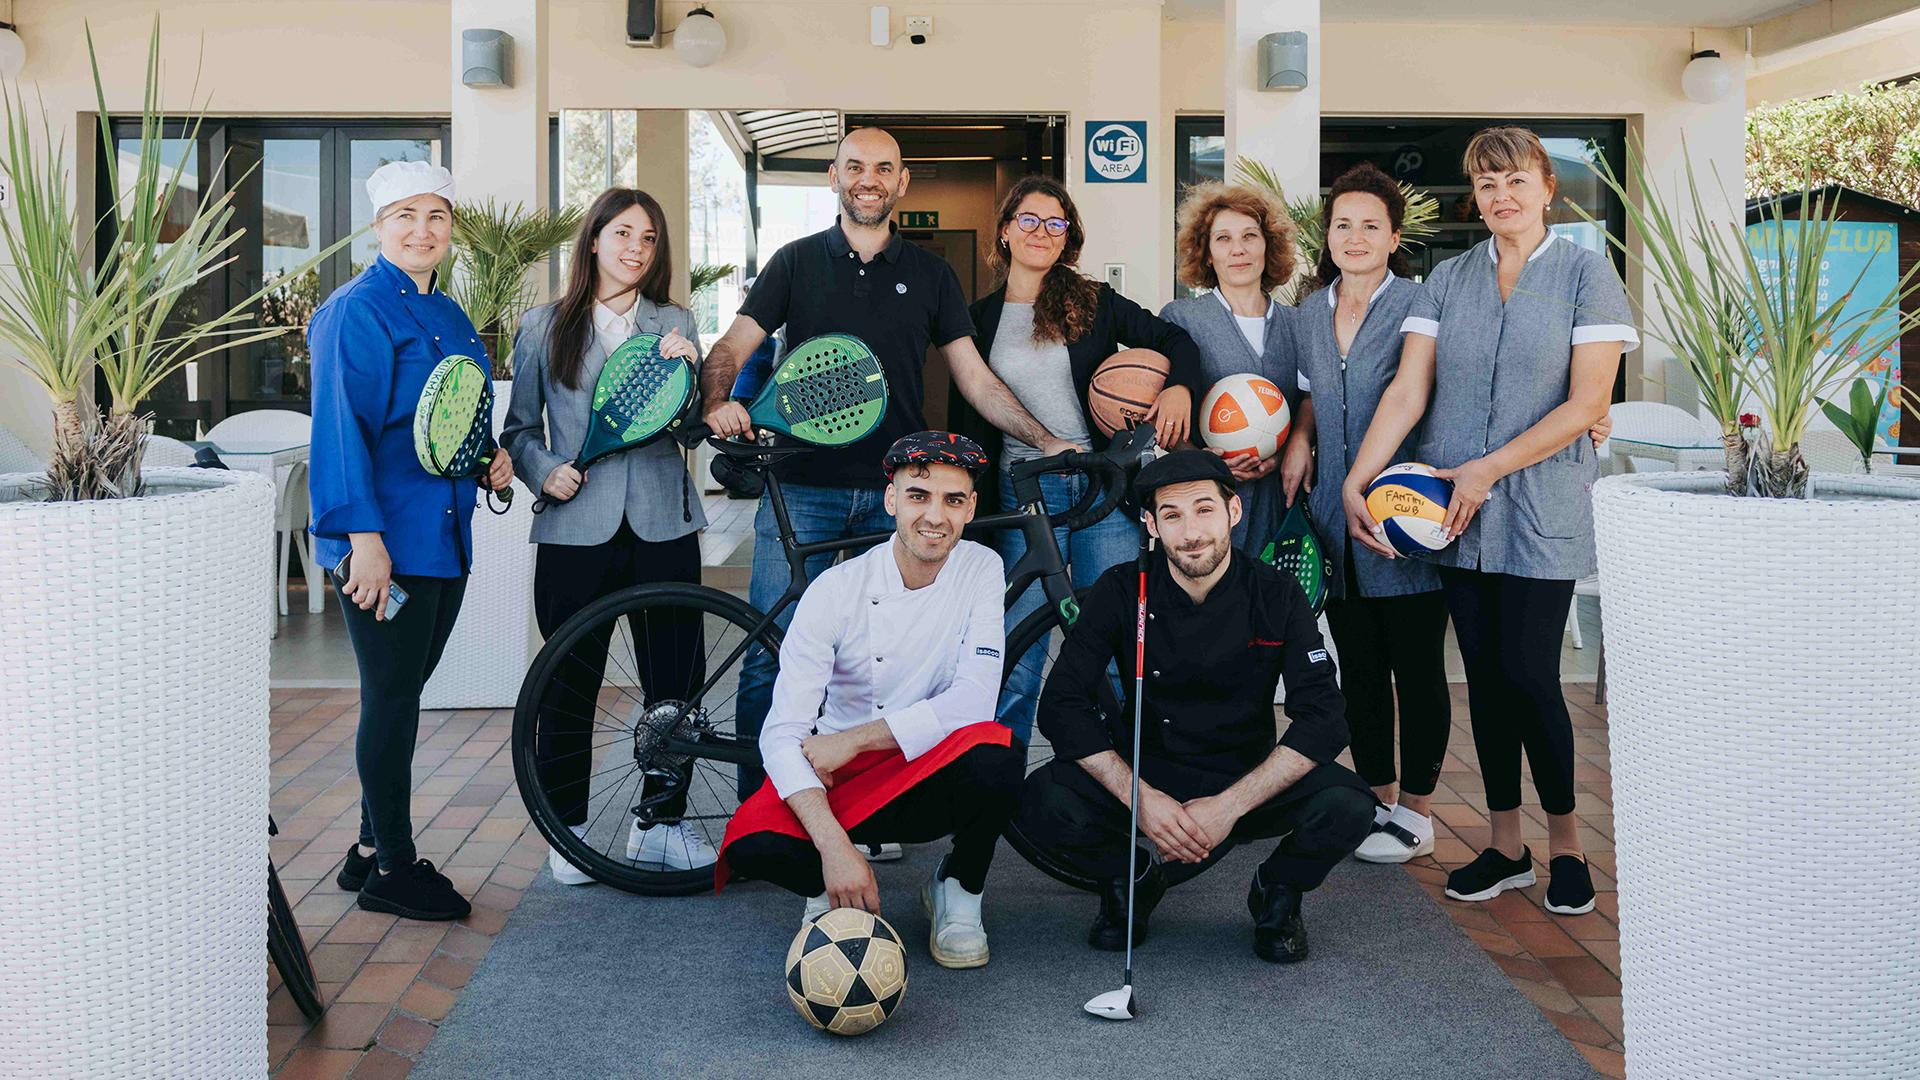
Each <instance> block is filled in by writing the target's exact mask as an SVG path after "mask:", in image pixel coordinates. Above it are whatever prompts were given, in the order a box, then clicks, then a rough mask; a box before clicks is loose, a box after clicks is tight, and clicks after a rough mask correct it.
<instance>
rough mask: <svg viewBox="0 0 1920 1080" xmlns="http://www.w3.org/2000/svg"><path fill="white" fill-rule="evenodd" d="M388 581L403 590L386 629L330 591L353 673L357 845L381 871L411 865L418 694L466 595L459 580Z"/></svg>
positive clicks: (384, 624)
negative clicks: (349, 645)
mask: <svg viewBox="0 0 1920 1080" xmlns="http://www.w3.org/2000/svg"><path fill="white" fill-rule="evenodd" d="M393 580H394V583H395V584H397V585H399V586H400V588H402V589H404V590H406V593H407V603H406V605H405V606H404V607H402V608H401V609H400V612H399V614H397V615H396V616H394V618H393V619H391V620H388V621H381V620H376V619H375V618H374V617H373V612H372V611H362V610H360V608H359V606H358V605H356V604H355V603H354V602H353V601H352V600H349V599H347V595H346V593H345V592H344V591H342V590H341V589H340V587H339V585H338V584H337V583H336V584H335V585H334V594H335V595H336V596H337V597H339V599H340V610H341V611H343V612H345V613H346V620H347V637H348V638H349V639H350V640H351V641H352V642H353V658H354V661H355V663H356V664H357V665H358V666H359V668H360V729H359V731H358V733H357V734H356V735H355V736H354V744H353V756H354V765H355V767H356V769H357V770H358V772H359V773H360V844H361V846H363V847H370V848H373V849H374V850H375V852H376V853H377V856H378V858H379V860H380V868H381V869H382V870H392V869H394V868H395V867H400V866H406V865H409V864H411V863H412V862H413V860H414V855H415V853H414V850H413V812H412V805H411V804H412V800H413V747H414V742H415V740H416V739H417V738H418V737H419V735H420V688H421V687H423V686H425V685H426V684H427V679H428V677H430V676H431V675H432V674H433V669H434V668H435V667H436V666H438V665H439V663H440V654H441V653H442V652H444V651H445V650H446V647H447V636H448V635H450V634H452V633H453V623H454V620H455V619H457V618H459V616H460V601H461V600H462V599H464V598H465V597H466V595H467V579H466V577H465V576H464V575H462V576H461V577H457V578H433V577H417V576H415V575H413V574H396V575H394V578H393ZM382 602H383V603H384V600H383V601H382Z"/></svg>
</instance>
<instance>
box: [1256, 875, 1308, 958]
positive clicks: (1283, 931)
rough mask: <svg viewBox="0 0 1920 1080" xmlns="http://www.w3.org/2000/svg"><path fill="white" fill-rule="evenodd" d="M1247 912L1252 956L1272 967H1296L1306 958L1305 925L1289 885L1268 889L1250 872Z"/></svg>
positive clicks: (1295, 893)
mask: <svg viewBox="0 0 1920 1080" xmlns="http://www.w3.org/2000/svg"><path fill="white" fill-rule="evenodd" d="M1247 912H1248V913H1249V914H1251V915H1252V916H1253V955H1255V956H1257V957H1259V958H1260V959H1262V960H1266V961H1268V962H1270V963H1275V964H1297V963H1299V962H1300V961H1302V960H1305V959H1306V958H1307V924H1306V922H1305V920H1303V919H1301V917H1300V890H1299V889H1296V888H1294V887H1293V886H1291V885H1268V884H1267V883H1266V882H1264V881H1261V880H1260V871H1258V870H1255V871H1254V872H1253V885H1252V886H1251V887H1250V888H1248V889H1247Z"/></svg>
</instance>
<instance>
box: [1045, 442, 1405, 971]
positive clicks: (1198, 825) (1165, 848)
mask: <svg viewBox="0 0 1920 1080" xmlns="http://www.w3.org/2000/svg"><path fill="white" fill-rule="evenodd" d="M1135 490H1136V492H1137V493H1138V495H1139V498H1140V502H1141V504H1142V505H1143V506H1145V507H1146V508H1147V509H1148V511H1149V516H1148V518H1147V530H1148V532H1150V533H1152V534H1153V535H1154V536H1155V537H1157V538H1159V541H1160V545H1161V549H1162V551H1163V552H1164V553H1165V557H1158V556H1156V557H1154V558H1153V559H1152V561H1151V562H1150V563H1149V566H1148V571H1147V613H1148V614H1147V633H1146V637H1147V644H1146V668H1147V671H1146V696H1145V700H1144V702H1143V708H1142V711H1141V713H1142V715H1141V738H1140V755H1141V759H1142V760H1141V762H1140V831H1141V832H1142V833H1143V834H1144V836H1145V839H1146V840H1148V841H1149V842H1150V844H1149V845H1148V848H1149V850H1147V851H1145V852H1144V853H1143V855H1142V857H1141V859H1140V865H1142V866H1144V867H1146V870H1145V872H1144V873H1143V874H1142V875H1141V877H1140V878H1139V880H1138V885H1137V887H1136V889H1135V896H1134V905H1135V910H1134V931H1133V933H1134V944H1135V945H1136V946H1137V945H1138V944H1139V943H1140V942H1142V941H1144V940H1146V937H1147V917H1148V916H1149V915H1150V914H1152V912H1153V908H1154V905H1155V904H1157V903H1159V901H1160V898H1161V897H1162V896H1163V895H1165V893H1166V889H1167V886H1168V884H1170V883H1171V882H1173V881H1181V880H1185V879H1187V878H1191V877H1193V876H1194V875H1196V874H1198V873H1200V871H1202V870H1204V869H1205V868H1207V867H1208V866H1211V865H1212V864H1213V863H1214V862H1215V861H1216V860H1217V859H1218V858H1219V857H1220V856H1221V855H1223V854H1225V852H1226V850H1227V849H1228V848H1229V847H1230V846H1231V845H1232V843H1233V842H1236V841H1244V840H1254V839H1260V838H1268V837H1275V836H1284V837H1285V839H1283V840H1281V841H1280V843H1279V845H1278V846H1277V847H1276V848H1275V849H1274V851H1273V854H1272V855H1270V856H1268V857H1267V860H1266V861H1265V862H1263V863H1261V864H1260V867H1259V869H1258V870H1257V871H1255V873H1254V877H1253V885H1252V888H1251V889H1249V890H1248V893H1247V908H1248V910H1249V911H1250V912H1251V913H1252V915H1253V951H1254V953H1255V954H1256V955H1258V956H1259V957H1261V958H1262V959H1264V960H1271V961H1274V962H1276V963H1283V964H1284V963H1292V962H1294V961H1296V960H1303V959H1305V958H1306V955H1307V932H1306V926H1305V924H1304V923H1303V922H1302V921H1301V916H1300V902H1301V897H1302V895H1303V894H1305V893H1307V892H1309V891H1311V890H1312V889H1314V888H1315V887H1317V886H1318V885H1319V884H1320V883H1321V882H1322V881H1325V880H1326V877H1327V874H1328V872H1329V871H1331V870H1332V869H1333V867H1334V865H1335V864H1336V863H1338V862H1339V861H1340V860H1341V859H1344V858H1346V857H1347V855H1348V854H1350V853H1351V852H1352V851H1353V849H1355V848H1357V847H1359V846H1360V842H1361V841H1362V840H1365V839H1366V837H1367V832H1368V830H1369V829H1370V828H1371V827H1372V824H1373V807H1374V798H1373V793H1372V792H1371V791H1369V790H1368V789H1367V786H1366V784H1365V783H1363V782H1362V781H1361V779H1360V778H1359V777H1358V776H1356V775H1354V774H1353V773H1352V772H1351V771H1349V770H1348V769H1346V768H1345V767H1343V766H1341V765H1339V764H1337V763H1335V762H1334V760H1333V759H1334V757H1335V756H1336V755H1338V754H1339V753H1340V751H1341V750H1342V749H1343V748H1344V747H1345V746H1346V744H1347V720H1346V703H1345V701H1344V700H1343V699H1342V698H1341V696H1340V690H1339V687H1338V686H1337V685H1335V681H1334V670H1333V662H1332V661H1331V660H1329V659H1328V657H1327V650H1326V646H1325V645H1324V644H1323V643H1322V642H1321V640H1320V633H1319V631H1318V629H1316V627H1315V623H1314V616H1313V610H1312V608H1311V607H1310V606H1309V605H1308V603H1307V598H1306V595H1305V594H1304V593H1302V592H1301V591H1300V585H1299V583H1298V582H1296V581H1295V580H1294V579H1293V577H1292V576H1291V575H1288V574H1283V573H1281V572H1280V571H1278V570H1275V569H1273V568H1272V567H1269V566H1267V565H1266V564H1264V563H1262V562H1260V561H1259V560H1257V559H1250V558H1246V557H1244V556H1242V555H1241V554H1240V553H1238V552H1235V551H1234V550H1233V543H1232V541H1233V526H1234V524H1235V523H1236V522H1238V521H1239V520H1240V499H1239V497H1238V496H1236V495H1235V494H1234V493H1233V474H1232V473H1231V472H1230V471H1229V470H1228V469H1227V466H1226V464H1225V463H1224V462H1222V461H1221V460H1220V459H1219V458H1218V457H1215V456H1214V455H1212V454H1209V453H1206V452H1205V451H1201V450H1180V451H1175V452H1174V453H1171V454H1168V455H1166V456H1165V457H1162V458H1160V459H1158V460H1157V461H1154V462H1153V463H1151V464H1149V465H1148V466H1147V467H1146V468H1144V469H1141V470H1140V476H1139V479H1138V481H1137V483H1136V484H1135ZM1138 586H1139V569H1138V567H1137V566H1136V565H1135V564H1134V563H1123V564H1121V565H1119V566H1116V567H1114V568H1113V569H1111V570H1109V571H1107V572H1106V573H1105V574H1104V575H1102V576H1101V578H1100V580H1099V581H1097V582H1095V583H1094V586H1093V588H1092V590H1091V591H1090V593H1089V594H1088V596H1087V598H1086V600H1085V601H1084V602H1083V604H1082V606H1081V609H1080V619H1079V621H1078V622H1076V623H1075V624H1074V626H1073V630H1072V631H1071V632H1070V633H1069V634H1068V635H1067V639H1066V643H1065V645H1064V646H1063V647H1062V650H1061V653H1060V658H1059V659H1058V660H1056V661H1055V662H1054V666H1053V671H1052V673H1051V675H1049V677H1048V679H1047V685H1046V689H1045V690H1044V691H1043V692H1042V693H1041V696H1040V711H1039V721H1040V730H1041V732H1042V733H1044V734H1045V735H1046V736H1047V738H1048V740H1050V741H1051V742H1052V743H1053V749H1054V753H1055V755H1056V756H1055V757H1054V760H1053V761H1051V762H1049V763H1048V764H1047V765H1046V766H1045V767H1043V768H1041V769H1039V770H1037V771H1035V772H1034V774H1033V775H1032V776H1030V777H1028V779H1027V786H1026V789H1025V791H1024V792H1023V794H1022V796H1021V808H1020V812H1019V814H1018V816H1017V817H1016V818H1015V820H1014V824H1013V825H1012V826H1011V827H1012V828H1014V829H1017V830H1019V831H1020V833H1022V834H1024V836H1025V838H1026V839H1027V840H1029V841H1030V842H1032V844H1033V845H1034V846H1036V847H1038V848H1039V849H1040V850H1041V851H1042V852H1043V853H1045V854H1046V855H1047V856H1048V857H1049V858H1052V859H1054V860H1055V861H1056V862H1058V863H1060V864H1062V865H1064V866H1065V867H1068V868H1070V869H1072V870H1075V871H1078V872H1079V873H1082V874H1085V875H1087V876H1089V877H1093V878H1096V879H1098V880H1100V881H1102V882H1103V885H1102V888H1101V889H1100V914H1099V916H1098V917H1097V918H1096V919H1095V920H1094V924H1093V929H1092V931H1091V932H1090V933H1089V934H1088V937H1087V940H1088V944H1090V945H1092V946H1093V947H1094V948H1096V949H1110V950H1119V949H1122V948H1124V947H1125V946H1126V929H1127V927H1126V904H1127V883H1126V870H1127V804H1126V799H1127V798H1128V796H1129V794H1130V791H1129V789H1130V786H1131V783H1132V772H1131V770H1130V763H1129V762H1128V761H1127V760H1126V757H1125V756H1124V755H1127V754H1131V753H1132V751H1133V702H1132V700H1131V697H1129V700H1128V701H1127V703H1126V705H1127V707H1126V708H1125V709H1123V710H1121V713H1122V715H1119V716H1113V717H1105V716H1102V715H1101V712H1100V710H1099V709H1098V708H1097V707H1096V705H1095V703H1094V702H1095V697H1094V694H1095V690H1096V688H1097V687H1098V686H1099V684H1100V682H1101V681H1102V680H1103V679H1105V678H1107V677H1108V675H1107V674H1106V672H1107V665H1108V664H1110V663H1116V662H1117V663H1118V665H1119V667H1120V668H1121V669H1122V670H1126V669H1129V668H1131V667H1132V666H1133V656H1132V652H1133V648H1134V640H1135V626H1136V622H1135V618H1136V608H1135V605H1136V602H1137V600H1138V592H1137V590H1138ZM1283 676H1284V677H1285V678H1286V683H1287V717H1288V719H1289V720H1290V721H1291V723H1290V724H1289V726H1288V727H1287V730H1286V733H1285V734H1283V735H1281V736H1280V737H1279V739H1278V740H1277V741H1276V740H1275V738H1274V716H1273V691H1274V687H1275V686H1276V684H1277V683H1278V682H1279V680H1280V679H1281V678H1282V677H1283ZM1127 685H1128V693H1129V695H1131V693H1132V684H1131V683H1128V684H1127Z"/></svg>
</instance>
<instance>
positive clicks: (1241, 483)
mask: <svg viewBox="0 0 1920 1080" xmlns="http://www.w3.org/2000/svg"><path fill="white" fill-rule="evenodd" d="M1175 249H1176V251H1177V252H1178V254H1179V266H1180V280H1181V281H1182V282H1184V283H1186V284H1187V285H1190V286H1192V287H1193V288H1196V289H1206V290H1207V293H1206V294H1205V295H1203V296H1195V297H1190V298H1188V299H1185V300H1175V301H1174V302H1173V303H1171V304H1168V305H1167V306H1166V307H1164V308H1162V309H1161V310H1160V317H1161V318H1162V319H1165V320H1166V321H1168V322H1170V323H1172V324H1174V325H1175V326H1178V327H1180V328H1182V329H1184V330H1185V331H1186V332H1187V333H1188V334H1190V335H1192V337H1193V340H1194V342H1195V343H1196V344H1198V345H1199V346H1200V359H1201V369H1202V371H1201V374H1202V378H1201V379H1200V384H1199V387H1198V388H1197V389H1196V391H1195V397H1196V399H1204V398H1205V397H1206V395H1207V391H1209V390H1211V389H1212V388H1213V384H1214V383H1216V382H1219V381H1220V380H1221V379H1224V378H1226V377H1227V376H1229V375H1238V374H1242V373H1248V374H1254V375H1262V376H1265V377H1266V378H1267V379H1269V380H1271V381H1272V382H1273V384H1274V385H1275V386H1277V387H1279V388H1280V392H1281V393H1282V394H1285V395H1286V398H1287V407H1288V409H1289V410H1291V411H1292V413H1293V416H1294V426H1295V427H1296V428H1298V427H1299V425H1300V424H1301V423H1303V422H1305V421H1307V420H1308V418H1309V415H1310V414H1311V411H1312V405H1311V404H1310V403H1309V402H1308V401H1307V400H1306V399H1305V398H1303V397H1302V396H1301V393H1300V389H1301V383H1300V381H1299V366H1298V364H1297V363H1296V361H1295V358H1294V353H1293V337H1292V334H1291V333H1289V331H1288V327H1287V323H1288V321H1289V320H1290V319H1291V318H1292V317H1293V309H1292V308H1288V307H1285V306H1283V305H1280V304H1276V303H1274V302H1273V300H1272V299H1271V298H1270V296H1269V294H1271V293H1272V292H1273V290H1274V289H1276V288H1279V287H1280V286H1281V285H1283V284H1285V283H1286V282H1287V281H1289V280H1291V279H1292V277H1293V270H1294V240H1293V221H1292V220H1291V219H1290V218H1288V217H1287V213H1286V210H1285V209H1284V208H1282V207H1281V206H1280V204H1279V203H1278V202H1276V201H1275V200H1273V199H1272V198H1270V197H1268V196H1267V195H1266V194H1264V193H1262V192H1259V191H1255V190H1254V189H1252V188H1246V187H1229V186H1227V185H1225V184H1218V183H1210V184H1197V185H1195V186H1194V187H1193V188H1191V189H1190V190H1189V191H1188V193H1187V199H1186V202H1185V203H1183V204H1182V205H1181V207H1180V228H1179V232H1178V234H1177V237H1176V240H1175ZM1199 441H1200V435H1199V432H1197V431H1196V432H1195V433H1194V442H1196V443H1198V442H1199ZM1217 452H1218V451H1216V453H1217ZM1312 460H1313V459H1312V454H1311V452H1310V449H1309V444H1308V443H1307V442H1306V441H1304V440H1298V439H1295V440H1289V442H1288V445H1287V447H1285V448H1284V449H1283V450H1282V451H1281V453H1279V454H1276V455H1275V456H1273V457H1270V458H1268V459H1266V460H1265V461H1253V462H1249V461H1247V460H1246V459H1245V458H1234V459H1232V460H1231V461H1229V462H1228V463H1227V464H1228V466H1229V467H1230V468H1232V469H1233V476H1234V480H1235V481H1236V484H1237V487H1238V493H1239V495H1240V509H1241V514H1240V524H1238V525H1236V526H1234V528H1233V546H1234V547H1237V548H1240V549H1241V550H1243V551H1248V552H1252V553H1254V554H1258V553H1259V552H1260V549H1262V548H1264V547H1265V546H1266V545H1267V542H1268V541H1270V540H1272V539H1273V536H1274V533H1275V532H1277V531H1278V530H1279V528H1280V520H1281V518H1282V517H1284V516H1285V514H1286V512H1287V507H1288V506H1289V505H1291V504H1292V502H1293V497H1294V495H1295V494H1297V493H1298V492H1299V490H1300V485H1301V483H1302V482H1303V481H1304V479H1305V478H1306V475H1307V471H1308V469H1309V468H1310V467H1311V464H1312Z"/></svg>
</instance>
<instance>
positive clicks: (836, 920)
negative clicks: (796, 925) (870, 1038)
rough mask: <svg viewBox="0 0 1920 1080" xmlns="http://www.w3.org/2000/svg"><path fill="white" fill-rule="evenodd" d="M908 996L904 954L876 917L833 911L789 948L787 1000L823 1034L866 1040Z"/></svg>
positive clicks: (890, 929) (856, 911)
mask: <svg viewBox="0 0 1920 1080" xmlns="http://www.w3.org/2000/svg"><path fill="white" fill-rule="evenodd" d="M906 992H907V953H906V950H905V949H903V948H901V946H900V935H899V934H897V933H895V932H894V930H893V927H892V926H890V925H888V923H887V920H885V919H883V918H881V917H880V916H878V915H869V914H868V913H866V912H864V911H861V910H859V909H858V908H834V909H833V910H832V911H829V912H827V913H826V914H825V915H822V916H820V917H819V918H817V919H815V920H813V921H812V922H810V923H808V924H807V925H806V926H804V927H801V929H800V932H799V933H798V934H795V935H794V937H793V944H792V945H790V946H788V947H787V996H788V997H789V998H792V999H793V1007H794V1008H795V1009H798V1010H799V1011H800V1015H801V1016H804V1017H806V1018H807V1023H809V1024H812V1025H813V1026H814V1027H817V1028H819V1029H820V1030H822V1031H828V1032H832V1033H833V1034H835V1035H864V1034H866V1033H867V1032H869V1031H872V1030H873V1029H874V1028H877V1027H879V1026H880V1025H881V1024H883V1023H885V1022H886V1020H887V1017H889V1016H892V1015H893V1010H895V1009H897V1008H899V1007H900V999H901V998H902V997H904V996H905V995H906Z"/></svg>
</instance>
